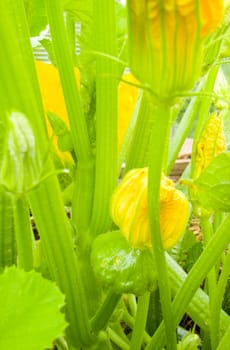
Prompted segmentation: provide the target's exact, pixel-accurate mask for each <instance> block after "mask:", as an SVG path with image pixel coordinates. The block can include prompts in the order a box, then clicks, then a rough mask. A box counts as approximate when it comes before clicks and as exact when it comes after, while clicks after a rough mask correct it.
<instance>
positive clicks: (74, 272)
mask: <svg viewBox="0 0 230 350" xmlns="http://www.w3.org/2000/svg"><path fill="white" fill-rule="evenodd" d="M45 3H46V8H47V13H48V18H49V24H50V29H51V35H52V40H53V46H54V51H55V55H56V60H57V66H58V70H59V73H60V77H61V82H62V87H63V92H64V97H65V101H66V106H67V110H68V115H69V119H70V125H71V131H72V135H73V144H74V150H75V153H76V156H77V160H78V164H77V174H76V179H74V195H73V208H72V209H73V224H74V227H76V229H77V237H79V238H80V239H82V240H83V241H84V240H85V241H84V243H83V244H82V246H83V247H85V245H84V244H86V245H87V243H88V242H87V238H88V236H87V235H88V234H89V235H90V240H91V239H92V237H93V236H95V235H97V234H100V233H103V232H105V231H107V230H109V229H110V226H111V224H112V223H111V219H110V216H109V201H110V196H111V193H112V191H113V189H114V187H115V186H116V181H117V162H118V161H117V135H116V130H117V79H114V77H118V78H119V69H118V66H117V64H118V63H117V62H116V61H115V60H110V59H109V58H108V57H106V56H103V55H98V56H97V57H96V89H97V102H96V129H97V130H96V131H97V141H96V142H97V145H96V159H95V164H94V157H93V155H92V151H91V146H90V140H89V136H88V133H87V127H86V122H85V120H84V116H83V112H82V106H81V99H80V96H79V92H78V87H77V84H76V81H75V76H74V71H73V67H74V62H73V52H72V51H71V46H70V44H69V42H68V40H69V37H68V35H67V33H66V26H65V22H64V18H63V9H62V7H61V3H60V2H59V1H58V0H55V1H51V0H45ZM11 5H12V6H11ZM93 5H94V6H93V16H94V26H95V28H96V30H95V33H96V35H95V46H96V47H95V49H96V50H95V51H99V52H102V53H105V54H107V55H111V56H113V57H116V56H117V48H116V25H115V4H114V1H113V0H95V1H94V2H93ZM23 6H24V3H23V1H22V0H16V1H14V3H13V4H11V2H9V1H6V0H4V1H2V2H1V3H0V12H1V15H2V16H3V18H4V21H1V22H0V31H1V33H2V50H3V51H2V52H3V54H2V55H1V56H0V73H1V74H0V75H1V79H2V82H0V101H1V106H2V115H1V123H2V124H5V123H6V122H7V118H8V115H7V113H9V111H11V110H12V108H14V109H17V110H19V111H21V112H23V113H24V114H25V116H26V117H27V118H28V120H29V121H30V123H31V125H32V127H33V130H34V132H35V136H36V138H37V139H39V148H40V149H39V151H40V153H41V158H42V159H44V168H43V169H42V172H41V174H40V175H41V178H44V174H45V178H46V180H43V181H39V182H40V183H38V184H37V185H36V186H35V187H34V188H33V190H32V191H30V192H29V194H28V199H29V203H30V207H31V209H32V213H33V215H34V217H35V221H36V224H37V227H38V231H39V234H40V238H41V241H42V244H43V247H44V253H45V258H46V261H47V264H48V269H49V272H50V275H51V278H52V279H54V280H55V281H56V282H57V283H58V286H59V288H60V289H61V291H62V292H63V293H64V294H65V296H66V307H65V310H64V311H65V312H66V317H67V321H68V322H69V326H68V328H67V332H66V335H67V337H66V339H67V342H68V345H67V344H65V342H64V343H63V342H58V346H59V347H60V348H63V349H65V348H69V349H71V350H72V349H73V350H76V349H77V348H84V349H86V348H87V349H96V348H98V349H103V348H105V349H112V344H116V345H117V346H118V347H119V348H120V349H129V348H132V349H139V348H140V347H141V346H142V344H143V343H146V344H147V346H146V349H147V350H151V349H154V350H157V349H159V350H162V348H163V347H164V346H165V344H167V348H168V349H176V346H177V345H176V327H177V325H178V323H179V322H180V319H181V318H182V316H183V314H184V312H186V311H187V312H188V313H189V314H190V315H191V316H192V318H193V319H194V321H195V322H197V323H198V324H199V325H200V326H201V327H202V328H203V329H204V330H205V331H208V330H209V327H210V325H211V333H213V332H214V326H213V325H216V327H217V334H216V337H215V338H213V340H212V342H213V344H214V346H215V347H216V346H217V345H218V341H219V339H220V337H221V336H222V334H223V333H224V332H225V336H224V337H223V339H222V340H221V342H220V343H219V346H218V348H217V349H219V350H220V349H225V348H226V344H228V343H227V337H228V336H229V327H228V325H229V317H228V316H227V315H226V314H225V313H224V312H223V311H221V304H220V300H222V298H223V293H224V287H225V285H226V281H227V278H228V273H229V256H228V257H226V260H225V262H224V266H223V271H222V274H221V276H220V279H219V282H218V283H217V286H216V288H215V292H214V293H213V295H212V300H211V304H210V312H211V314H210V316H209V299H208V297H207V295H206V294H205V293H204V292H203V291H201V290H199V286H200V283H201V282H202V280H203V279H204V278H205V277H206V276H207V275H208V273H209V271H210V270H211V269H212V268H213V266H215V265H216V263H217V262H218V261H219V259H220V257H221V255H222V254H223V251H224V249H225V248H226V246H227V244H228V243H229V241H230V233H229V225H230V216H229V215H228V216H227V217H226V218H225V219H224V221H223V222H222V223H221V224H220V226H218V228H217V230H216V232H215V235H213V236H212V237H210V239H208V243H207V246H206V247H205V249H204V251H203V253H202V254H201V256H200V258H199V259H198V261H197V262H196V263H195V264H194V266H193V268H192V270H191V271H190V272H189V274H188V275H186V274H185V272H183V271H181V269H180V267H179V266H178V265H177V264H176V263H175V261H174V260H173V259H172V258H171V257H169V256H168V254H166V253H165V252H164V250H163V246H162V241H161V236H160V223H159V213H160V208H159V200H157V199H159V191H160V180H161V173H162V169H163V168H165V165H166V154H168V152H167V147H168V145H167V143H168V142H167V140H168V135H169V126H170V110H169V107H168V106H167V104H165V103H166V102H164V101H161V102H160V104H159V105H157V106H155V108H152V106H151V104H150V99H149V98H147V97H146V96H147V95H146V94H145V93H144V94H143V95H144V96H143V98H142V102H141V105H140V110H139V116H138V119H137V123H136V127H135V131H134V138H133V143H132V144H131V147H130V152H129V154H128V158H127V166H128V168H133V167H137V166H138V167H139V166H144V165H147V164H148V165H149V180H148V181H149V182H148V203H149V216H150V226H151V232H152V242H153V251H154V255H155V259H156V263H157V271H158V275H159V276H160V278H159V292H160V300H161V307H162V313H163V322H162V323H161V324H160V326H159V327H158V329H157V330H156V332H155V333H154V335H153V337H152V338H151V337H150V336H149V334H148V333H147V332H146V331H145V324H146V321H147V314H148V308H149V297H150V295H149V293H146V294H144V295H143V296H141V297H139V301H138V304H137V310H135V308H136V304H133V307H132V308H133V312H132V313H133V315H130V314H129V313H125V314H124V320H125V321H126V323H127V324H128V325H129V326H130V327H131V328H132V330H133V334H132V338H131V341H130V342H129V341H128V338H127V337H122V336H121V335H120V333H119V331H116V328H115V327H112V324H110V325H109V326H108V323H109V320H110V318H111V315H112V314H113V311H114V310H115V309H116V306H117V304H118V301H119V299H120V295H118V294H116V293H113V292H112V291H109V292H108V294H107V296H106V297H105V300H104V303H103V304H102V305H101V306H98V310H97V311H96V313H95V314H94V316H93V317H91V315H89V314H90V312H89V309H91V307H90V301H89V297H90V295H91V294H89V293H88V292H89V291H88V290H87V288H85V285H84V278H83V273H85V271H86V270H84V266H89V265H90V261H89V252H88V251H87V254H82V251H80V252H79V251H78V249H80V250H81V248H82V246H81V244H80V245H79V246H77V247H75V246H74V243H73V237H76V233H75V232H74V229H73V227H72V226H71V223H70V222H69V220H68V218H67V216H66V213H65V210H64V205H63V200H62V194H61V191H60V187H59V184H58V180H57V177H56V175H55V174H54V172H55V169H54V166H53V164H52V161H51V159H49V157H47V152H48V150H49V144H48V140H47V134H46V131H45V120H44V115H43V111H42V107H41V106H42V103H41V99H40V93H39V89H38V84H37V80H36V75H35V67H34V64H33V60H32V52H31V48H30V44H29V33H28V28H27V24H26V17H25V13H24V10H23V8H24V7H23ZM19 28H20V30H19ZM67 31H68V30H67ZM72 40H73V38H71V41H72ZM72 46H73V45H72ZM7 66H9V67H11V70H8V69H5V67H7ZM1 67H2V68H1ZM215 74H216V71H215V68H214V69H213V70H210V74H209V76H208V80H207V85H206V86H205V91H212V89H213V84H214V81H215ZM31 77H32V79H31ZM25 91H26V93H25ZM198 100H199V98H197V99H196V101H195V102H194V104H195V106H194V104H193V102H192V107H191V109H192V112H191V115H190V118H191V119H193V117H194V115H195V114H196V111H197V109H196V107H197V106H196V104H199V103H200V102H201V101H200V100H199V103H198ZM209 107H210V100H209V99H208V100H207V101H205V103H204V104H203V103H201V108H202V109H201V110H202V114H203V115H204V116H205V114H207V113H208V110H209ZM189 113H190V112H189ZM190 118H189V117H188V116H187V115H186V114H185V115H184V120H183V130H182V131H183V132H182V134H181V135H182V136H180V135H179V136H178V134H177V137H176V141H175V143H174V147H173V150H172V152H171V153H170V158H169V168H168V169H170V168H171V165H172V162H173V161H172V160H173V159H174V158H175V157H176V154H177V152H178V149H179V145H181V143H182V141H183V139H184V138H185V137H186V135H187V133H188V130H189V129H190V126H191V119H190ZM200 128H201V124H199V125H198V127H197V130H198V131H199V130H200ZM149 129H150V131H149ZM146 135H147V137H146ZM143 137H144V141H143ZM149 140H150V145H149ZM139 150H141V151H140V152H139ZM43 173H44V174H43ZM1 205H2V206H3V204H2V203H1ZM14 210H15V232H16V241H17V245H18V258H19V266H21V267H23V268H25V269H28V270H29V269H31V268H32V267H33V255H32V251H33V249H32V248H33V247H32V246H33V240H32V239H31V230H30V229H31V227H30V223H29V215H28V206H27V203H26V202H25V201H24V199H23V198H19V199H18V198H16V199H15V202H14ZM1 212H2V210H1ZM5 214H6V213H5V212H4V215H5ZM21 218H22V219H23V220H20V219H21ZM4 220H5V217H4ZM1 228H2V229H3V226H0V229H1ZM12 230H13V228H12ZM12 230H11V232H12ZM23 230H24V232H23ZM86 232H87V235H86ZM23 233H26V235H23ZM87 248H88V247H87ZM76 253H78V254H76ZM81 259H82V260H83V261H81ZM84 259H88V260H87V261H86V262H84ZM84 263H85V264H84ZM2 264H4V262H2ZM82 266H83V269H82ZM86 278H87V277H86ZM88 278H90V277H88ZM89 284H90V286H91V287H92V288H93V287H94V286H93V280H92V281H90V282H89ZM100 292H101V291H100ZM171 293H172V294H173V295H174V296H175V297H174V301H173V303H171ZM90 311H91V310H90ZM107 326H108V327H107ZM106 327H107V334H108V336H109V338H110V340H111V342H110V341H109V340H108V338H107V335H106V334H105V332H104V329H106ZM211 337H212V334H211ZM61 344H63V345H61ZM94 346H95V347H94Z"/></svg>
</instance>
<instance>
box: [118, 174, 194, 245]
mask: <svg viewBox="0 0 230 350" xmlns="http://www.w3.org/2000/svg"><path fill="white" fill-rule="evenodd" d="M147 182H148V169H147V168H141V169H133V170H131V171H129V172H128V173H127V174H126V176H125V177H124V178H123V180H122V181H121V183H120V184H119V185H118V187H117V188H116V190H115V192H114V194H113V196H112V200H111V215H112V218H113V220H114V222H115V223H116V224H117V225H118V226H119V227H120V230H121V232H122V234H123V235H124V236H125V238H126V239H127V240H128V241H129V243H130V245H131V246H133V247H136V248H144V247H151V246H152V242H151V234H150V226H149V218H148V204H147ZM188 215H189V203H188V200H187V198H186V197H185V195H184V194H183V193H182V192H180V191H178V190H177V189H176V188H175V185H174V183H173V181H172V180H170V179H169V178H168V177H166V176H164V175H163V176H162V179H161V188H160V226H161V236H162V242H163V246H164V249H169V248H171V247H172V246H173V245H174V244H175V243H176V242H177V241H178V240H179V238H180V237H181V235H182V234H183V232H184V229H185V226H186V223H187V220H188Z"/></svg>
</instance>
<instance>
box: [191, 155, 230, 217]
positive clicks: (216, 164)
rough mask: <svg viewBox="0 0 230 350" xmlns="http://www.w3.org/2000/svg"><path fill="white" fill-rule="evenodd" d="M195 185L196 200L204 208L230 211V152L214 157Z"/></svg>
mask: <svg viewBox="0 0 230 350" xmlns="http://www.w3.org/2000/svg"><path fill="white" fill-rule="evenodd" d="M193 184H194V185H195V192H194V195H195V200H197V201H198V202H199V203H200V204H201V205H202V206H203V207H204V208H206V209H214V210H217V211H224V212H229V211H230V152H224V153H221V154H220V155H218V156H217V157H215V158H214V159H213V161H212V162H211V163H210V165H209V166H208V167H207V168H205V169H204V171H203V172H202V173H201V175H200V176H199V178H198V179H197V180H195V181H194V182H193Z"/></svg>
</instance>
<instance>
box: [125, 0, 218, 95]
mask: <svg viewBox="0 0 230 350" xmlns="http://www.w3.org/2000/svg"><path fill="white" fill-rule="evenodd" d="M127 5H128V15H129V38H130V63H131V69H132V70H133V72H134V74H136V76H137V78H138V79H139V80H141V81H143V82H144V83H147V84H148V85H149V86H150V87H151V89H152V90H153V92H154V93H155V94H156V95H157V96H158V97H161V98H170V97H171V96H172V95H173V94H175V93H176V92H179V91H184V90H186V89H189V88H191V87H192V86H193V84H194V82H195V80H196V79H197V77H198V76H199V73H200V69H201V61H202V42H203V38H204V37H206V36H207V35H208V34H210V33H211V32H212V31H213V30H214V29H215V28H216V27H217V26H218V25H219V23H220V22H221V20H222V18H223V14H224V1H223V0H213V1H208V0H163V1H162V0H143V1H139V0H127Z"/></svg>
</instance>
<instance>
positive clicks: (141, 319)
mask: <svg viewBox="0 0 230 350" xmlns="http://www.w3.org/2000/svg"><path fill="white" fill-rule="evenodd" d="M149 298H150V293H149V292H146V293H145V294H144V295H142V296H140V297H139V298H138V304H137V313H136V317H135V323H134V327H133V332H132V338H131V342H130V349H132V350H140V349H141V345H142V342H143V339H144V331H145V326H146V320H147V315H148V307H149Z"/></svg>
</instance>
